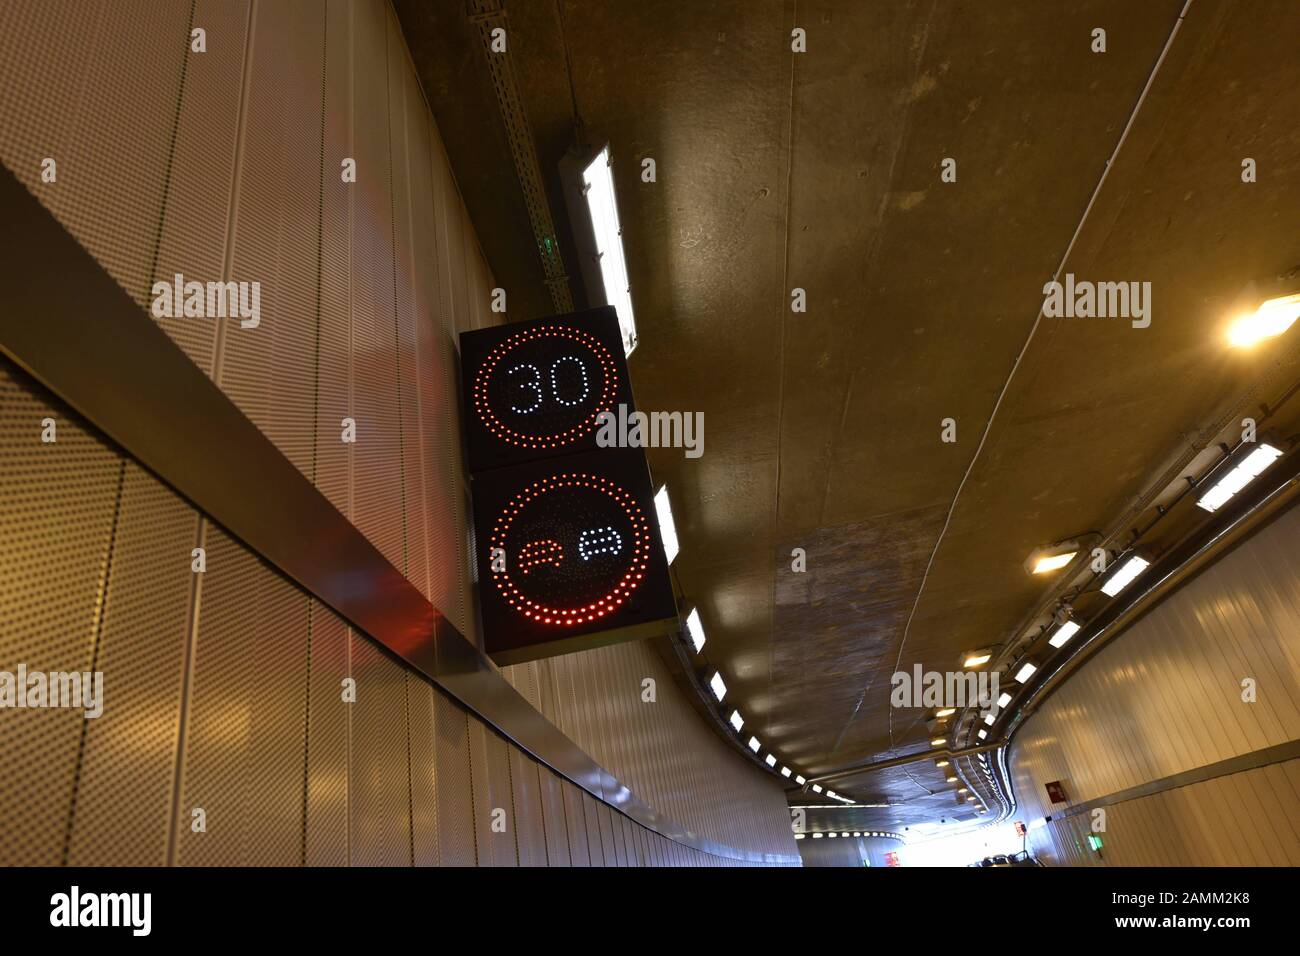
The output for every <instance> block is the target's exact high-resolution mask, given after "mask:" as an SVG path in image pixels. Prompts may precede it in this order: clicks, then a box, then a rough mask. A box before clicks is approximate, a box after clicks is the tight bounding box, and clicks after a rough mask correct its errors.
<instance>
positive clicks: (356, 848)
mask: <svg viewBox="0 0 1300 956" xmlns="http://www.w3.org/2000/svg"><path fill="white" fill-rule="evenodd" d="M352 674H353V677H354V678H355V679H356V682H357V700H356V703H355V704H352V705H351V707H352V761H351V764H352V782H351V793H352V800H351V820H352V827H351V851H352V863H353V865H362V866H401V865H406V864H409V863H410V862H411V817H410V807H411V804H410V800H411V780H410V768H409V765H408V761H407V750H406V742H407V733H408V730H407V716H406V704H407V701H406V671H405V670H404V669H403V668H402V667H401V666H400V665H399V664H397V663H396V662H395V661H393V660H392V659H391V658H389V657H388V656H387V654H385V653H384V652H382V651H380V650H379V649H378V648H377V647H376V646H375V645H374V644H373V643H372V642H371V641H370V640H369V639H367V638H363V637H358V636H357V635H356V633H355V632H354V633H353V635H352Z"/></svg>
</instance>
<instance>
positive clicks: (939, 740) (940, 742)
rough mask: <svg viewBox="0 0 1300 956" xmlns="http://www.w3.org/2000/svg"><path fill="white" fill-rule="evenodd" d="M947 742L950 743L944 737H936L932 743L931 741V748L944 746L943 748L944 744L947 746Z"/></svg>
mask: <svg viewBox="0 0 1300 956" xmlns="http://www.w3.org/2000/svg"><path fill="white" fill-rule="evenodd" d="M947 742H948V741H947V740H945V739H944V738H943V737H935V738H934V740H931V741H930V746H931V747H942V746H943V745H944V744H946V743H947Z"/></svg>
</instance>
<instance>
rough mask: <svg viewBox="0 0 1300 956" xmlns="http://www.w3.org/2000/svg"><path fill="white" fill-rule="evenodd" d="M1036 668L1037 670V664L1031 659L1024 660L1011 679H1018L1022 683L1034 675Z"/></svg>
mask: <svg viewBox="0 0 1300 956" xmlns="http://www.w3.org/2000/svg"><path fill="white" fill-rule="evenodd" d="M1036 670H1038V665H1037V664H1035V663H1034V662H1033V661H1025V662H1024V663H1023V664H1021V665H1020V670H1018V671H1016V676H1015V677H1014V678H1012V679H1013V680H1018V681H1020V683H1022V684H1023V683H1024V682H1025V681H1027V680H1029V678H1031V677H1033V676H1034V671H1036Z"/></svg>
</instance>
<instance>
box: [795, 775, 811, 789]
mask: <svg viewBox="0 0 1300 956" xmlns="http://www.w3.org/2000/svg"><path fill="white" fill-rule="evenodd" d="M794 782H795V783H797V784H799V786H801V787H802V786H803V785H804V784H805V783H807V782H808V781H807V780H805V779H804V778H803V777H801V776H799V774H795V775H794Z"/></svg>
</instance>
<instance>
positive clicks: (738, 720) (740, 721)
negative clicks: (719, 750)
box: [728, 710, 745, 733]
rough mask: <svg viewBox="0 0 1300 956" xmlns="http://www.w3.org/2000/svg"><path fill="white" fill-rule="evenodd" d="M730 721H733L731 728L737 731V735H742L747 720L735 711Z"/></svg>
mask: <svg viewBox="0 0 1300 956" xmlns="http://www.w3.org/2000/svg"><path fill="white" fill-rule="evenodd" d="M728 719H729V720H730V721H731V726H732V727H734V728H735V729H736V733H740V728H741V727H744V726H745V718H744V717H741V716H740V711H738V710H733V711H732V712H731V717H730V718H728Z"/></svg>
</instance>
